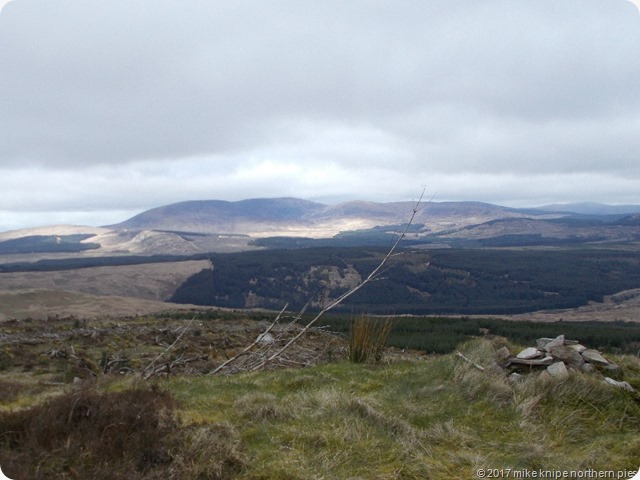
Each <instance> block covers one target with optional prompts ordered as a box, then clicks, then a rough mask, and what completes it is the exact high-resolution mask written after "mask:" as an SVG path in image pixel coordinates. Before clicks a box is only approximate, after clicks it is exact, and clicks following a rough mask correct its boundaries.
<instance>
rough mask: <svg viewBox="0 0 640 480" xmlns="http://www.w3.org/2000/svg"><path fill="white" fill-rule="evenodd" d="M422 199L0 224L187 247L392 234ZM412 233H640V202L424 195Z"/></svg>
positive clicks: (122, 250) (207, 204) (85, 248)
mask: <svg viewBox="0 0 640 480" xmlns="http://www.w3.org/2000/svg"><path fill="white" fill-rule="evenodd" d="M414 207H415V205H414V204H413V203H412V202H392V203H375V202H365V201H353V202H346V203H341V204H337V205H325V204H322V203H317V202H311V201H307V200H301V199H297V198H266V199H249V200H242V201H237V202H227V201H222V200H200V201H188V202H180V203H175V204H171V205H166V206H161V207H158V208H154V209H151V210H148V211H146V212H143V213H140V214H139V215H136V216H134V217H132V218H130V219H128V220H126V221H124V222H122V223H119V224H115V225H109V226H105V227H81V226H50V227H46V226H45V227H39V228H37V229H25V230H19V231H12V232H4V233H0V255H5V256H6V255H10V256H11V258H12V259H16V258H20V256H23V257H25V258H31V259H33V258H44V257H47V258H48V257H51V256H52V255H53V256H56V255H57V256H66V257H69V256H73V255H75V256H100V255H151V254H178V255H187V254H194V253H201V252H208V251H216V252H231V251H242V250H250V249H256V248H264V247H269V246H279V247H284V248H286V247H292V246H307V245H313V244H318V242H324V244H328V243H329V244H330V242H342V243H341V244H342V245H345V244H358V243H362V244H367V243H368V244H376V242H378V243H379V244H385V242H387V243H388V239H389V236H390V235H392V234H394V232H396V231H397V230H398V229H399V228H400V227H399V226H400V225H402V224H406V222H407V221H408V220H409V218H410V217H411V214H412V212H413V208H414ZM274 237H276V238H274ZM283 238H284V240H283ZM407 242H409V243H412V244H423V245H424V246H431V247H435V246H463V247H464V246H480V247H482V246H525V245H526V246H530V245H554V244H566V243H592V244H603V243H605V244H612V243H619V244H620V243H629V242H632V243H638V242H640V205H625V206H611V205H603V204H595V203H582V204H566V205H547V206H544V207H539V208H527V209H518V208H508V207H503V206H499V205H493V204H489V203H481V202H425V203H423V204H421V205H419V206H418V211H417V213H416V216H415V218H414V221H413V225H412V229H411V232H410V235H408V236H407Z"/></svg>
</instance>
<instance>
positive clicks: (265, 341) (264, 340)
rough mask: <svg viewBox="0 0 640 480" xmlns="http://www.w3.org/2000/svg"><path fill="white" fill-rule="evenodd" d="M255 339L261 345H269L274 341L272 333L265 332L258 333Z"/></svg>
mask: <svg viewBox="0 0 640 480" xmlns="http://www.w3.org/2000/svg"><path fill="white" fill-rule="evenodd" d="M257 341H258V343H259V344H261V345H271V344H272V343H273V342H275V339H274V338H273V335H271V334H270V333H269V332H267V333H261V334H260V335H258V339H257Z"/></svg>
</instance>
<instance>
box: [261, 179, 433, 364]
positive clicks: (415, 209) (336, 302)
mask: <svg viewBox="0 0 640 480" xmlns="http://www.w3.org/2000/svg"><path fill="white" fill-rule="evenodd" d="M425 190H426V187H424V188H423V189H422V193H421V194H420V198H419V199H418V201H417V202H416V204H415V205H414V207H413V212H412V214H411V218H409V221H408V222H407V224H406V225H405V227H404V229H403V230H402V233H401V234H400V235H399V236H398V238H397V239H396V241H395V242H394V243H393V245H392V246H391V248H390V249H389V251H388V252H387V254H386V255H385V256H384V258H383V259H382V261H381V262H380V263H379V264H378V266H377V267H376V268H374V269H373V271H372V272H371V273H370V274H369V275H368V276H367V277H366V278H365V279H364V280H363V281H362V282H360V283H359V284H358V285H356V286H355V287H353V288H351V289H350V290H349V291H347V292H345V293H343V294H342V295H340V296H339V297H338V298H336V299H335V300H333V301H332V302H330V303H329V304H328V305H326V306H325V307H324V308H322V310H320V312H319V313H318V314H317V315H316V316H315V317H314V318H313V319H312V320H311V321H310V322H309V323H308V324H307V325H305V326H304V327H303V328H302V329H301V330H300V332H298V334H297V335H295V336H294V337H293V338H292V339H291V340H289V342H287V344H286V345H285V346H283V347H282V348H281V349H280V350H278V351H277V352H276V353H274V354H273V355H271V356H270V357H269V358H267V359H266V360H264V361H263V362H261V363H260V364H258V365H256V366H255V367H254V368H253V369H252V370H257V369H259V368H262V367H264V366H265V365H266V364H267V363H268V362H271V361H273V360H275V359H276V358H277V357H278V356H280V355H281V354H282V353H283V352H284V351H285V350H287V349H288V348H289V347H290V346H291V345H292V344H293V343H294V342H295V341H296V340H298V339H299V338H300V337H301V336H302V335H304V334H305V333H306V332H307V331H308V330H309V329H310V328H311V327H312V326H313V325H314V324H315V323H316V322H317V321H318V320H320V318H321V317H322V316H323V315H324V314H325V313H327V312H328V311H329V310H331V309H333V308H334V307H336V306H338V305H340V304H341V303H342V302H343V301H345V300H346V299H347V298H349V297H350V296H351V295H353V294H354V293H356V292H357V291H358V290H360V289H361V288H362V287H364V286H365V285H366V284H367V283H369V282H371V281H372V280H374V279H375V278H376V277H377V276H378V274H380V273H381V271H382V269H383V267H384V266H385V264H386V263H387V261H388V260H389V259H390V258H391V257H392V256H393V255H394V252H395V251H396V249H397V247H398V245H399V244H400V242H401V241H402V239H403V238H404V237H405V236H406V234H407V232H408V231H409V228H410V227H411V224H412V223H413V220H414V219H415V217H416V214H417V213H418V209H419V207H420V204H421V203H422V199H423V197H424V193H425ZM430 201H431V200H430Z"/></svg>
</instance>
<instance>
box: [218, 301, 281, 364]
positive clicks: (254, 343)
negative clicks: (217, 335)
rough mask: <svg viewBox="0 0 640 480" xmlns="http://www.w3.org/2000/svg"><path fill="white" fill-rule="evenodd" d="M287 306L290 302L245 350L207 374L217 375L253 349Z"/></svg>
mask: <svg viewBox="0 0 640 480" xmlns="http://www.w3.org/2000/svg"><path fill="white" fill-rule="evenodd" d="M287 306H289V304H288V303H287V304H286V305H285V306H284V307H283V309H282V310H280V313H279V314H278V316H277V317H276V319H275V320H274V321H273V323H272V324H271V325H269V327H268V328H267V329H266V330H265V331H264V332H262V333H261V334H260V335H258V337H257V338H256V340H255V341H254V342H253V343H252V344H251V345H249V346H248V347H247V348H245V349H244V350H242V351H241V352H240V353H238V354H237V355H235V356H234V357H231V358H230V359H229V360H227V361H226V362H224V363H223V364H222V365H219V366H218V367H217V368H215V369H214V370H211V371H210V372H209V373H207V375H215V374H216V373H218V372H219V371H220V370H222V369H223V368H225V367H226V366H227V365H229V364H230V363H232V362H235V361H236V360H237V359H238V358H240V357H241V356H242V355H244V354H245V353H247V352H248V351H249V350H251V349H252V348H253V347H255V346H256V345H257V344H258V343H259V342H260V340H262V339H263V338H264V336H265V335H266V334H267V333H269V332H270V331H271V329H272V328H273V327H274V326H275V325H276V323H278V321H279V320H280V317H281V316H282V314H283V313H284V311H285V310H286V309H287Z"/></svg>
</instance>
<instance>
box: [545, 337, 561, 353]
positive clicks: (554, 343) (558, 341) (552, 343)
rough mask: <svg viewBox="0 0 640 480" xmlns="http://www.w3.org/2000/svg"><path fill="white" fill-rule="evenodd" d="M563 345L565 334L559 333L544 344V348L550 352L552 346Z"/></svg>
mask: <svg viewBox="0 0 640 480" xmlns="http://www.w3.org/2000/svg"><path fill="white" fill-rule="evenodd" d="M562 345H564V335H558V336H557V337H556V338H554V339H553V340H551V341H550V342H549V343H547V344H546V345H545V346H544V350H545V351H547V352H550V351H551V349H552V348H554V347H560V346H562Z"/></svg>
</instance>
